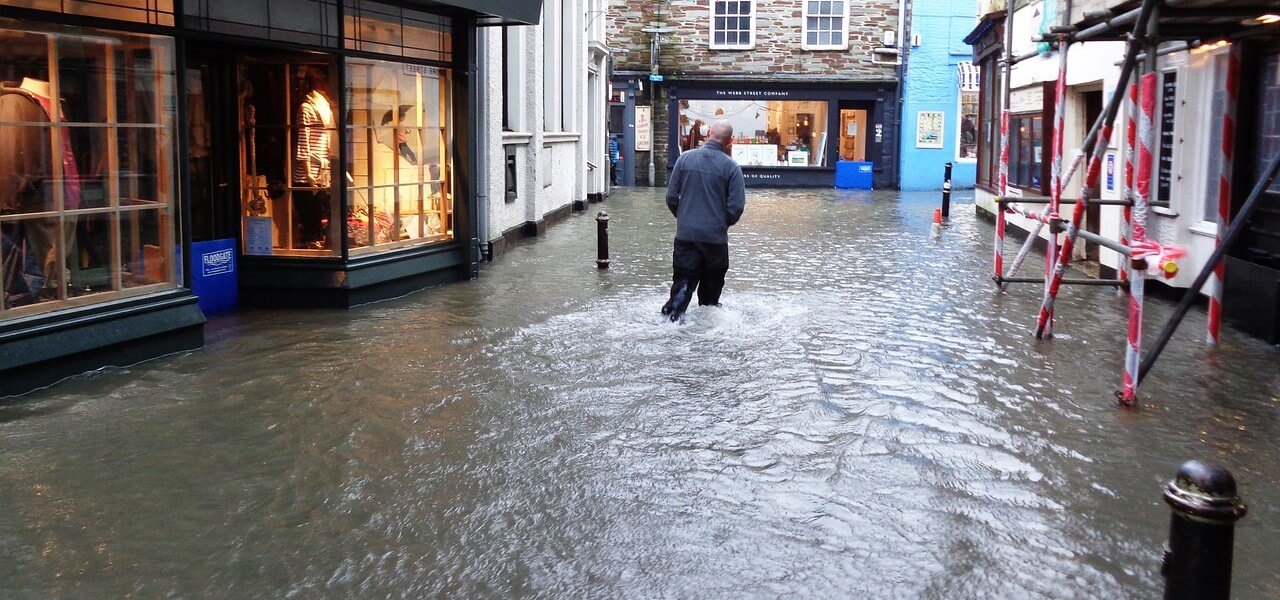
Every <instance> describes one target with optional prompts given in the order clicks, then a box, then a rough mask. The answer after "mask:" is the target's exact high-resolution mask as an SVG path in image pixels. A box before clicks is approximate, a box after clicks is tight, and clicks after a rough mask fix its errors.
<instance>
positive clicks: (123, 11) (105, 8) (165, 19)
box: [4, 0, 173, 26]
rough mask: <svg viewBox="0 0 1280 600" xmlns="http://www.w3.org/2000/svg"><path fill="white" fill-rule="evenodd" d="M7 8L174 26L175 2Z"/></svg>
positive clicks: (64, 2) (37, 2)
mask: <svg viewBox="0 0 1280 600" xmlns="http://www.w3.org/2000/svg"><path fill="white" fill-rule="evenodd" d="M4 4H5V5H6V6H12V7H16V8H32V9H36V10H47V11H49V12H60V13H63V14H68V15H78V16H84V17H99V18H103V19H116V20H118V21H132V22H134V23H146V24H148V25H167V26H172V25H173V0H5V2H4Z"/></svg>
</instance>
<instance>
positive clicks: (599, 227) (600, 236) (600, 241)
mask: <svg viewBox="0 0 1280 600" xmlns="http://www.w3.org/2000/svg"><path fill="white" fill-rule="evenodd" d="M596 268H597V269H608V268H609V215H608V214H607V213H605V212H604V211H603V210H602V211H600V214H598V215H596Z"/></svg>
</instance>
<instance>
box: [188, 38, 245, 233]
mask: <svg viewBox="0 0 1280 600" xmlns="http://www.w3.org/2000/svg"><path fill="white" fill-rule="evenodd" d="M231 65H234V60H233V59H232V58H230V57H228V56H227V55H225V54H220V53H217V52H214V51H210V50H202V49H192V50H191V51H190V52H188V54H187V68H186V74H185V75H186V91H185V93H186V101H187V115H188V119H187V142H188V150H187V170H188V172H189V173H190V181H191V187H190V192H189V193H190V206H191V241H193V242H207V241H210V240H216V239H225V238H238V237H239V229H240V227H239V213H238V211H237V210H236V208H237V202H236V196H237V190H238V189H239V187H240V181H239V178H238V173H237V169H236V150H235V148H236V135H235V133H236V129H235V127H234V124H233V121H232V120H230V119H229V118H228V117H227V115H228V114H232V113H234V111H235V104H234V101H235V99H234V96H232V94H230V90H234V89H235V83H234V82H235V71H234V69H233V68H232V66H231Z"/></svg>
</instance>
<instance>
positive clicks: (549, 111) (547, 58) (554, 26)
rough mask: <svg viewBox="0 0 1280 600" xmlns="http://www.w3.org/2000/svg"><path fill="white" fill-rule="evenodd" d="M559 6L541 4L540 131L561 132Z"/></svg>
mask: <svg viewBox="0 0 1280 600" xmlns="http://www.w3.org/2000/svg"><path fill="white" fill-rule="evenodd" d="M562 7H563V5H562V4H561V3H560V2H559V1H555V0H553V1H552V2H545V3H543V5H542V130H543V131H550V132H559V131H564V110H563V108H562V105H563V104H566V103H565V101H564V100H565V95H564V87H563V83H564V75H565V72H564V66H565V63H564V58H565V57H564V55H563V54H562V53H561V52H557V50H558V49H560V48H561V47H562V46H563V44H564V37H565V36H564V29H563V26H562V19H563V17H564V13H563V11H562V10H561V9H562Z"/></svg>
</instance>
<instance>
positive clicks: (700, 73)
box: [607, 0, 907, 187]
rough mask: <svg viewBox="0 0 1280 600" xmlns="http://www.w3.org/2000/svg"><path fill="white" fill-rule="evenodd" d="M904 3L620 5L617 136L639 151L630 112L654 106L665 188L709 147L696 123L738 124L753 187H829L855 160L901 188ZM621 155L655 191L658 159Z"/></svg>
mask: <svg viewBox="0 0 1280 600" xmlns="http://www.w3.org/2000/svg"><path fill="white" fill-rule="evenodd" d="M906 4H907V3H906V2H905V0H904V1H902V2H900V1H898V0H863V1H854V0H822V1H820V2H812V1H810V2H806V1H802V0H772V1H764V0H670V1H666V2H653V1H641V0H610V2H609V5H608V15H607V16H608V25H607V28H608V39H609V41H610V47H611V49H612V50H613V57H614V65H613V69H614V74H613V84H614V90H615V95H614V98H613V99H614V100H615V103H616V104H618V105H620V106H623V109H622V110H616V109H615V111H614V116H615V119H614V120H615V122H614V123H611V127H612V130H613V131H615V132H616V133H619V134H620V135H621V137H622V138H623V139H624V141H632V142H634V139H633V138H632V137H631V134H633V133H634V132H633V131H632V130H631V129H632V128H633V126H634V124H635V123H634V120H633V119H634V113H633V112H632V109H631V108H630V107H632V106H646V105H647V106H652V110H653V123H652V127H653V136H654V139H653V148H654V153H655V157H654V158H655V161H654V162H655V163H656V164H655V167H656V168H655V171H656V178H655V179H656V181H654V183H655V184H658V185H661V184H662V183H663V182H664V177H663V175H664V174H665V172H666V170H667V167H668V163H669V162H670V161H671V160H672V159H673V158H674V156H675V155H677V154H678V153H679V151H680V149H681V147H682V146H683V147H685V148H687V147H690V146H691V145H692V144H696V143H698V142H699V141H700V138H701V135H700V132H699V131H697V127H696V126H695V123H697V122H699V121H701V122H702V126H705V125H707V124H708V123H707V122H708V121H709V120H711V119H714V118H725V117H728V118H730V120H731V121H734V122H735V128H736V129H737V130H738V134H739V135H740V136H741V137H740V139H739V140H738V142H737V144H738V145H740V146H742V153H741V154H740V155H735V158H736V159H738V161H739V163H741V164H743V166H744V171H746V172H747V175H748V181H749V183H751V184H763V185H831V184H832V183H833V179H834V174H835V170H836V163H837V162H838V161H839V160H841V159H844V158H857V159H858V160H859V161H865V162H871V163H874V170H875V179H876V184H877V186H880V187H892V186H894V185H896V180H897V177H896V171H897V160H896V156H897V152H898V148H897V145H898V143H897V141H898V140H897V138H898V135H897V133H896V132H897V130H898V128H899V110H898V99H899V93H900V92H899V86H898V81H899V64H900V60H899V58H900V56H902V54H903V48H902V42H903V37H904V36H903V35H902V31H903V30H904V28H905V26H906V23H905V21H906V14H905V13H906V11H905V10H904V6H905V5H906ZM655 35H658V36H660V43H659V44H658V48H657V51H656V52H654V51H653V50H654V49H653V45H654V44H653V38H654V36H655ZM655 58H656V61H655V60H654V59H655ZM655 62H656V64H655ZM855 111H856V112H855ZM619 113H621V117H622V118H621V121H622V122H621V123H619V122H617V121H618V119H617V118H616V117H618V116H619ZM845 132H852V133H851V134H850V135H849V136H844V135H838V134H842V133H845ZM846 137H847V138H848V139H845V138H846ZM854 138H856V139H854ZM623 146H624V154H627V155H628V156H624V159H623V161H624V163H625V162H626V159H627V158H628V157H630V156H631V154H634V157H633V160H634V162H633V163H632V164H631V165H630V167H631V168H630V169H627V172H628V173H634V175H635V178H634V182H638V183H641V184H643V183H645V182H646V181H647V175H648V173H647V163H648V161H649V156H648V154H647V153H645V152H634V143H632V144H630V145H628V144H627V143H624V144H623ZM628 146H630V147H628ZM748 146H751V147H750V148H748ZM768 146H772V147H773V148H768ZM846 155H847V156H846ZM624 183H627V182H625V181H624Z"/></svg>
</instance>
